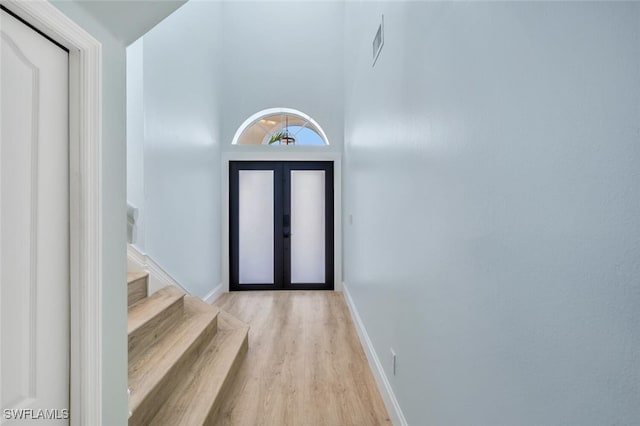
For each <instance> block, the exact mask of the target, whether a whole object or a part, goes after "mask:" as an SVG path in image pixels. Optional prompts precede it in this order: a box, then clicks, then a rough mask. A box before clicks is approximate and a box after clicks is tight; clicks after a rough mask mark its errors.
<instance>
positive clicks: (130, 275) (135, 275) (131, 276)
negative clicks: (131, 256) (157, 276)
mask: <svg viewBox="0 0 640 426" xmlns="http://www.w3.org/2000/svg"><path fill="white" fill-rule="evenodd" d="M147 276H149V273H148V272H147V271H142V272H127V284H131V283H133V282H135V281H138V280H139V279H140V278H145V277H147Z"/></svg>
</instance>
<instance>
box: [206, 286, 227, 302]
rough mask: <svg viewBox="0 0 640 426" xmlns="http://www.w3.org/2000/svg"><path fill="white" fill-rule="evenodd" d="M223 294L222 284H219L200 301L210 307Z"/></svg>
mask: <svg viewBox="0 0 640 426" xmlns="http://www.w3.org/2000/svg"><path fill="white" fill-rule="evenodd" d="M223 293H224V288H223V286H222V283H220V284H218V285H217V286H216V287H214V289H213V290H211V291H210V292H209V294H207V295H206V296H205V297H204V298H203V299H202V300H204V301H205V302H207V303H208V304H210V305H211V304H213V302H215V301H216V300H218V298H219V297H220V296H222V294H223Z"/></svg>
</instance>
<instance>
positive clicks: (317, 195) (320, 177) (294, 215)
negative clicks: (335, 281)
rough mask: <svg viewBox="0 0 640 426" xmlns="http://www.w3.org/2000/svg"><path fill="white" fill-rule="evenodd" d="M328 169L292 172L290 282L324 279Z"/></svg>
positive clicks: (323, 280)
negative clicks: (326, 170) (325, 183)
mask: <svg viewBox="0 0 640 426" xmlns="http://www.w3.org/2000/svg"><path fill="white" fill-rule="evenodd" d="M324 182H325V171H324V170H292V171H291V282H292V283H309V284H310V283H324V282H325V188H324Z"/></svg>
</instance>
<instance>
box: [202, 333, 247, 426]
mask: <svg viewBox="0 0 640 426" xmlns="http://www.w3.org/2000/svg"><path fill="white" fill-rule="evenodd" d="M248 348H249V335H248V333H247V335H246V336H245V338H244V341H243V342H242V346H241V347H240V349H239V350H238V353H237V354H236V356H235V359H234V360H233V364H232V365H231V368H230V369H229V372H228V374H227V377H226V378H225V380H224V382H223V384H222V388H221V389H220V393H219V394H218V395H217V397H216V399H215V401H214V402H213V405H212V406H211V411H209V415H208V416H207V419H206V421H205V422H204V425H206V426H215V425H216V424H217V422H216V419H217V417H218V412H219V411H220V407H222V402H223V401H224V398H225V396H226V394H227V393H228V390H229V387H230V386H231V384H232V383H233V379H234V378H235V377H236V373H237V372H238V369H239V368H240V365H242V361H243V360H244V358H245V356H246V354H247V350H248ZM204 425H203V426H204Z"/></svg>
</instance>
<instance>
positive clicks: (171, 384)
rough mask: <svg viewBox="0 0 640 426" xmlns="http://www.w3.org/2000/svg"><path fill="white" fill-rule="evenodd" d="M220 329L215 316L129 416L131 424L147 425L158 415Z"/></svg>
mask: <svg viewBox="0 0 640 426" xmlns="http://www.w3.org/2000/svg"><path fill="white" fill-rule="evenodd" d="M217 330H218V323H217V317H214V318H213V319H212V321H211V323H210V324H209V325H207V327H206V328H205V329H204V330H203V332H202V333H201V334H200V336H198V338H197V339H195V340H194V341H193V342H192V344H191V345H190V346H189V347H188V348H187V349H186V350H185V352H184V353H183V354H182V356H181V357H180V359H179V360H178V361H177V362H176V363H175V364H174V365H173V366H172V367H171V369H170V370H169V371H167V374H166V375H165V376H164V377H163V378H162V380H160V381H159V382H158V383H157V385H156V386H155V387H154V388H153V389H152V390H151V391H150V392H149V393H148V394H147V396H146V397H145V398H144V399H143V400H142V401H141V402H140V405H139V406H138V407H137V408H136V409H135V410H134V412H133V414H132V416H131V417H130V418H129V426H147V425H149V424H151V420H152V419H153V417H154V416H155V415H156V413H157V412H158V410H159V409H160V407H161V406H162V404H164V402H165V401H166V400H167V398H168V397H169V395H171V393H172V392H173V391H174V388H175V385H176V383H177V382H178V381H179V380H180V379H181V378H183V377H184V375H185V374H187V372H188V371H189V368H190V366H191V365H192V364H193V363H194V362H195V361H196V360H197V359H198V357H199V356H200V354H201V353H202V351H203V350H204V348H205V347H206V345H207V344H208V343H209V342H210V341H211V339H212V338H213V337H214V336H215V334H216V332H217Z"/></svg>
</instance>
